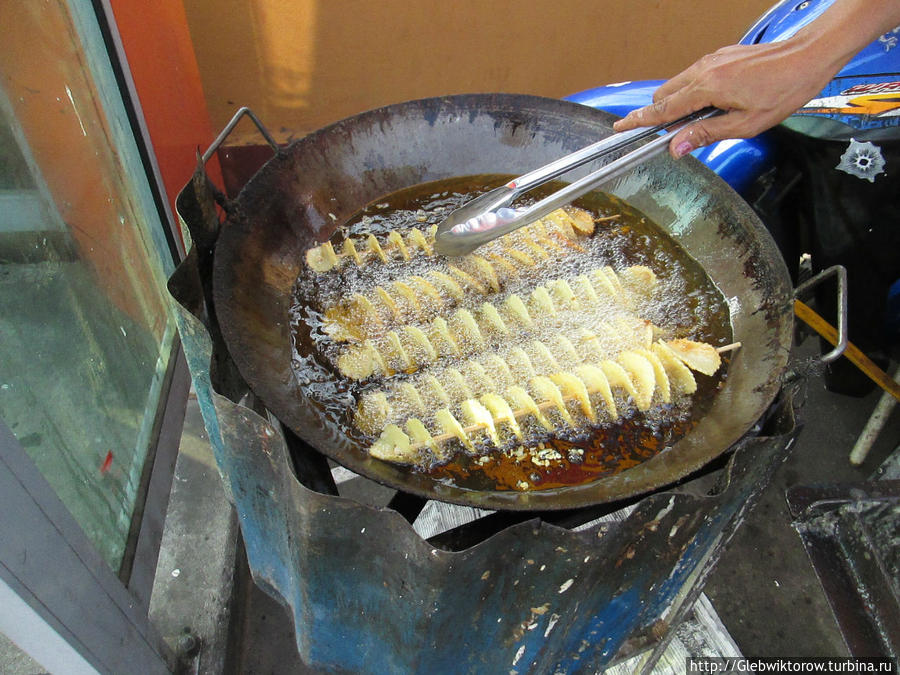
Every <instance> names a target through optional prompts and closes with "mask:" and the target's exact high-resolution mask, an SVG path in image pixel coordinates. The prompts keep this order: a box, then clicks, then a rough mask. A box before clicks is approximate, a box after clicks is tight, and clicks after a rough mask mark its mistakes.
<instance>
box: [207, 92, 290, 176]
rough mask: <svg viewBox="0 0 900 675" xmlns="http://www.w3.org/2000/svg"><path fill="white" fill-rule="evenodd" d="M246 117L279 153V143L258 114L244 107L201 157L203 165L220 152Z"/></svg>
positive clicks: (235, 114)
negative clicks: (238, 124) (216, 152)
mask: <svg viewBox="0 0 900 675" xmlns="http://www.w3.org/2000/svg"><path fill="white" fill-rule="evenodd" d="M244 115H247V117H249V118H250V119H251V120H252V122H253V124H255V125H256V128H257V129H258V130H259V133H260V134H262V137H263V138H265V139H266V143H268V144H269V145H270V146H271V147H272V150H274V151H275V152H276V153H277V152H278V149H279V147H278V143H277V142H276V141H275V139H274V138H272V134H270V133H269V130H268V129H266V127H265V125H264V124H263V123H262V122H260V121H259V118H258V117H257V116H256V114H254V112H253V111H252V110H250V108H248V107H247V106H243V107H242V108H239V109H238V111H237V112H236V113H234V117H232V118H231V121H230V122H229V123H228V124H226V125H225V128H224V129H222V131H220V132H219V135H218V136H216V139H215V140H214V141H213V142H212V144H210V146H209V147H208V148H207V149H206V152H204V153H203V155H201V157H200V160H201V161H202V163H203V164H206V163H207V162H208V161H209V158H210V157H212V155H213V153H214V152H215V151H216V150H218V149H219V146H220V145H222V143H223V142H224V141H225V139H226V138H228V135H229V134H230V133H231V132H232V131H233V130H234V128H235V127H236V126H237V123H238V122H240V121H241V118H242V117H243V116H244Z"/></svg>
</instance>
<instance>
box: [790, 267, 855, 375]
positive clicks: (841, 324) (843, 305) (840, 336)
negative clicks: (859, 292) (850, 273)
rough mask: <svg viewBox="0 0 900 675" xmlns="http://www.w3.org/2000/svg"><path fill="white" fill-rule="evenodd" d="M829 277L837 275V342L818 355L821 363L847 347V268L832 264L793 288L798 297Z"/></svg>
mask: <svg viewBox="0 0 900 675" xmlns="http://www.w3.org/2000/svg"><path fill="white" fill-rule="evenodd" d="M829 277H837V287H838V288H837V344H836V345H835V347H834V349H832V350H831V351H830V352H828V353H827V354H823V355H822V356H820V357H819V359H820V360H821V361H822V363H831V362H832V361H835V360H836V359H838V358H839V357H840V356H841V355H842V354H843V353H844V350H845V349H846V348H847V269H846V268H845V267H844V266H843V265H834V266H832V267H829V268H828V269H826V270H822V271H821V272H819V273H818V274H817V275H816V276H814V277H813V278H812V279H807V280H806V281H804V282H803V283H802V284H800V285H799V286H797V288H795V289H794V298H796V299H799V298H800V296H801V295H802V294H805V293H808V292H809V291H810V290H811V289H812V288H815V287H816V286H818V285H819V284H821V283H822V282H823V281H825V279H828V278H829Z"/></svg>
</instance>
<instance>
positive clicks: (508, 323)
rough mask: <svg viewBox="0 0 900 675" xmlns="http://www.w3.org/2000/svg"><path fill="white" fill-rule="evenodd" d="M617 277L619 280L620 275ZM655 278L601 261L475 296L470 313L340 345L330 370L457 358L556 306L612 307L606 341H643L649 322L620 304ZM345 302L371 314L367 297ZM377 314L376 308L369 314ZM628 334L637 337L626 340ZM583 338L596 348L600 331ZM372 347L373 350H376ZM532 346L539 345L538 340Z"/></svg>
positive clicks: (543, 318)
mask: <svg viewBox="0 0 900 675" xmlns="http://www.w3.org/2000/svg"><path fill="white" fill-rule="evenodd" d="M620 276H621V277H622V279H623V280H624V281H623V280H620ZM395 283H397V282H395ZM655 283H656V276H655V275H654V274H653V272H652V271H651V270H650V269H649V268H647V267H643V266H636V267H630V268H626V269H625V270H623V271H622V272H621V273H620V274H616V272H615V271H614V270H613V269H612V268H610V267H603V268H600V269H597V270H594V272H592V273H591V274H590V275H580V276H577V277H575V278H574V279H571V280H567V279H555V280H553V281H550V282H548V283H547V284H545V285H540V286H537V287H535V288H534V289H532V291H531V294H530V295H529V296H528V298H527V299H526V300H523V299H522V297H520V296H519V295H517V294H511V295H509V296H507V297H506V298H505V299H504V300H502V301H500V302H498V303H491V302H483V303H482V304H481V306H480V307H478V308H476V309H475V310H474V312H473V311H471V310H469V309H465V308H458V309H457V310H456V311H455V312H453V313H452V314H451V315H450V317H449V319H444V318H443V317H435V318H434V319H433V320H432V322H431V323H430V324H428V325H425V324H421V325H420V326H416V325H413V324H407V325H402V326H398V327H397V328H395V329H392V330H388V331H387V332H385V333H384V334H383V335H381V336H379V337H377V338H372V339H363V340H362V342H361V343H357V344H353V345H350V346H349V347H346V348H345V349H344V350H343V351H342V352H341V353H340V354H339V355H338V358H337V366H338V370H339V371H340V372H341V374H342V375H344V376H345V377H348V378H350V379H353V380H361V379H365V378H367V377H371V376H373V375H392V374H394V373H397V372H407V373H408V372H414V371H416V370H419V369H420V368H422V367H424V366H427V365H429V364H432V363H434V362H435V361H437V360H438V359H439V358H441V357H444V356H448V357H453V358H459V357H461V356H468V355H470V354H472V353H474V352H477V351H481V350H483V349H485V348H486V347H487V346H488V345H489V344H492V343H496V342H499V341H504V340H506V339H507V338H508V336H510V335H511V334H512V333H514V332H517V331H518V330H520V329H522V328H525V329H536V328H539V327H540V326H541V325H543V324H546V322H547V321H551V320H554V319H556V318H559V317H560V316H561V314H563V313H566V312H576V313H579V314H581V313H583V312H590V311H593V310H597V311H601V310H602V311H603V312H604V313H605V314H610V313H612V314H616V312H618V315H615V316H614V318H613V324H612V325H611V326H610V327H609V328H608V329H607V330H606V333H607V339H606V342H616V343H619V344H623V345H625V344H630V343H631V342H635V343H637V344H644V346H646V347H649V346H650V343H651V342H652V331H653V329H652V326H651V325H650V324H649V323H648V322H645V321H641V320H640V319H637V318H636V317H635V316H634V315H631V314H629V313H628V312H627V310H629V309H630V308H631V307H632V306H633V304H634V302H635V301H636V300H637V299H639V298H640V297H646V295H647V294H649V293H650V292H651V291H652V289H653V287H654V285H655ZM397 285H399V286H400V287H403V286H405V284H399V283H397ZM378 290H379V289H376V291H378ZM402 292H403V294H404V296H405V302H406V303H407V304H408V305H412V304H414V303H416V302H417V300H416V297H415V294H414V293H413V292H412V290H411V289H408V287H407V290H403V291H402ZM384 295H385V297H384V298H383V302H384V304H385V305H386V306H389V307H390V308H391V310H392V312H393V313H394V314H396V315H399V313H400V309H399V304H400V303H399V302H397V301H395V300H394V299H393V298H392V297H391V296H390V295H388V294H386V293H385V294H384ZM350 306H351V307H352V308H353V311H354V312H359V314H360V315H362V316H364V317H371V316H372V315H373V312H374V310H373V308H372V305H371V303H369V302H368V300H366V299H365V298H364V297H362V296H357V297H356V298H354V299H353V300H352V301H351V305H350ZM623 312H624V313H623ZM580 318H582V319H583V318H584V317H583V316H580ZM379 320H380V319H378V317H377V315H376V316H375V318H374V319H373V320H372V321H373V323H374V321H379ZM635 334H637V339H633V338H634V337H635ZM582 339H584V338H582ZM591 339H594V340H596V342H595V343H594V344H593V345H591V347H592V348H596V349H604V347H601V345H603V344H605V342H604V340H603V338H601V337H598V336H596V335H592V338H591ZM567 342H569V341H568V340H567ZM373 349H374V350H375V351H377V352H378V356H377V357H376V356H375V355H374V354H373ZM537 349H538V351H539V352H541V346H540V345H538V347H537ZM607 351H608V349H607ZM564 352H566V353H567V356H571V355H573V354H574V353H575V348H574V346H572V343H571V342H569V344H568V349H564ZM537 356H538V357H539V358H542V359H543V360H546V354H543V353H539V354H538V355H537ZM567 360H571V359H567Z"/></svg>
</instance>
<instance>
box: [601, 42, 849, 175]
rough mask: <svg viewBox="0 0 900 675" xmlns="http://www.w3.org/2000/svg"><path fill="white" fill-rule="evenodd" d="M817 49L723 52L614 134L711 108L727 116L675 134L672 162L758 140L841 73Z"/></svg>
mask: <svg viewBox="0 0 900 675" xmlns="http://www.w3.org/2000/svg"><path fill="white" fill-rule="evenodd" d="M813 46H814V45H813ZM813 46H810V45H807V44H805V43H804V42H803V41H802V40H797V41H796V42H794V41H787V42H777V43H771V44H757V45H732V46H729V47H724V48H722V49H719V50H718V51H716V52H715V53H713V54H709V55H707V56H704V57H703V58H701V59H700V60H699V61H697V62H696V63H694V64H693V65H692V66H690V67H689V68H687V69H686V70H684V71H683V72H681V73H679V74H678V75H676V76H675V77H673V78H672V79H670V80H669V81H668V82H665V83H664V84H663V85H662V86H660V87H659V89H657V90H656V92H655V93H654V95H653V101H654V102H653V103H652V104H651V105H648V106H645V107H643V108H639V109H637V110H634V111H632V112H631V113H629V114H628V115H627V116H626V117H624V118H623V119H621V120H619V121H618V122H616V123H615V125H614V128H615V130H616V131H626V130H628V129H633V128H635V127H643V126H653V125H656V124H663V123H666V122H671V121H674V120H676V119H678V118H679V117H683V116H684V115H687V114H689V113H691V112H694V111H697V110H700V109H702V108H705V107H708V106H713V107H716V108H719V109H721V110H724V111H725V114H723V115H719V116H717V117H713V118H711V119H706V120H701V121H698V122H694V123H692V124H689V125H687V126H685V127H684V128H682V129H680V130H678V131H676V132H673V133H672V139H671V141H670V143H669V152H670V154H671V155H672V156H673V157H675V158H678V157H682V156H684V155H686V154H688V153H690V152H692V151H694V150H696V149H697V148H699V147H703V146H705V145H709V144H711V143H714V142H716V141H720V140H723V139H726V138H750V137H752V136H756V135H757V134H759V133H761V132H763V131H765V130H766V129H768V128H770V127H773V126H775V125H776V124H778V123H779V122H781V121H782V120H784V119H785V118H787V117H788V116H789V115H791V114H792V113H793V112H794V111H796V110H797V109H798V108H800V107H801V106H803V105H804V104H805V103H807V102H808V101H809V100H810V99H812V98H813V97H814V96H816V94H818V93H819V92H820V91H821V90H822V88H823V87H824V86H825V85H826V84H827V83H828V81H829V80H830V79H831V77H832V76H833V75H834V73H835V72H837V70H838V69H839V68H840V64H839V63H835V62H834V60H833V59H830V58H820V57H819V55H818V54H817V53H816V52H817V50H816V49H814V48H813Z"/></svg>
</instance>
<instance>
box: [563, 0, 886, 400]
mask: <svg viewBox="0 0 900 675" xmlns="http://www.w3.org/2000/svg"><path fill="white" fill-rule="evenodd" d="M833 2H834V0H807V1H804V2H799V3H798V2H797V0H792V1H788V0H785V1H782V2H779V3H778V4H776V5H774V6H773V7H772V8H771V9H770V10H769V11H768V12H766V13H765V14H764V15H763V16H762V17H761V18H760V19H759V20H758V21H757V22H756V23H755V24H754V25H753V26H752V27H751V28H750V30H748V31H747V33H746V34H745V35H744V37H743V38H742V39H741V40H740V43H741V44H758V43H770V42H777V41H781V40H785V39H787V38H789V37H791V36H793V35H794V34H795V33H796V32H797V31H798V30H800V29H801V28H802V27H804V26H806V25H807V24H809V23H810V22H812V21H813V20H815V19H816V18H818V17H819V16H820V15H821V14H822V13H823V12H824V11H825V10H826V9H828V7H829V6H830V5H831V4H832V3H833ZM662 82H663V80H645V81H639V82H622V83H618V84H611V85H606V86H602V87H597V88H595V89H590V90H587V91H583V92H579V93H577V94H574V95H572V96H569V97H567V98H568V100H571V101H574V102H576V103H582V104H584V105H588V106H591V107H594V108H599V109H602V110H605V111H607V112H610V113H613V114H615V115H620V116H624V115H626V114H627V113H628V112H630V111H632V110H634V109H636V108H639V107H641V106H644V105H646V104H648V103H650V102H651V101H652V96H653V92H654V91H655V90H656V88H657V87H658V86H659V85H660V84H662ZM693 155H694V157H696V158H697V159H698V160H700V161H701V162H703V163H704V164H706V166H708V167H709V168H710V169H711V170H712V171H714V172H715V173H716V174H718V175H719V176H720V177H721V178H722V179H723V180H724V181H725V182H727V183H728V184H729V185H730V186H731V187H732V188H733V189H734V190H735V191H736V192H737V193H739V194H740V195H741V197H743V198H744V199H745V200H746V201H747V202H748V203H749V204H750V205H751V206H752V207H753V208H754V210H755V211H756V212H757V213H758V214H759V216H760V218H761V219H762V220H763V222H764V223H765V224H766V226H767V227H768V228H769V230H770V232H771V233H772V235H773V237H774V238H775V241H776V242H777V243H778V245H779V248H780V249H781V252H782V255H783V256H784V258H785V261H786V262H787V263H788V267H789V269H790V270H791V273H792V275H794V280H795V281H797V278H798V276H800V275H802V273H803V270H804V266H803V264H802V263H801V261H804V262H805V263H807V264H809V265H811V267H812V269H813V270H818V269H824V268H827V267H829V266H830V265H833V264H838V263H839V264H842V265H844V266H845V267H847V270H848V289H849V303H848V305H849V308H850V310H849V312H850V337H851V339H852V340H853V341H854V342H855V343H856V344H857V345H858V346H860V347H861V348H862V349H863V350H864V351H866V352H867V353H869V354H870V356H873V357H874V358H875V360H876V361H881V362H882V363H886V361H887V354H888V353H889V351H890V349H891V348H892V347H894V346H895V345H896V344H897V342H898V338H900V182H898V179H897V173H896V172H897V171H900V27H898V28H897V29H894V30H893V31H891V32H888V33H886V34H884V35H882V36H880V37H879V38H878V39H877V40H875V41H874V42H872V43H871V44H869V45H868V46H867V47H866V48H865V49H863V50H862V51H860V52H859V53H858V54H857V55H856V56H855V57H854V58H853V59H852V60H851V61H850V62H849V63H848V64H847V65H846V66H845V67H844V68H843V69H842V70H841V71H840V72H839V73H838V74H837V75H836V76H835V77H834V78H833V79H832V81H831V82H829V83H828V85H827V86H826V87H825V88H824V89H823V90H822V92H821V93H820V94H819V95H818V96H817V97H816V98H814V99H813V100H811V101H809V102H808V103H807V104H806V105H804V106H803V107H802V108H801V109H799V110H797V111H796V112H795V113H794V114H793V115H791V116H790V117H789V118H788V119H787V120H785V121H784V122H783V123H782V124H781V125H779V126H778V127H776V128H775V129H772V130H770V131H768V132H765V133H763V134H761V135H760V136H757V137H755V138H751V139H733V140H725V141H720V142H718V143H715V144H713V145H711V146H709V147H706V148H700V149H698V150H696V151H694V153H693ZM828 292H830V291H827V290H826V289H823V291H822V293H828ZM844 366H846V362H845V360H843V359H842V360H839V361H838V362H836V364H835V365H834V366H832V372H831V373H829V374H828V375H826V382H827V383H828V385H829V388H830V389H832V390H834V391H840V392H842V393H847V394H862V393H865V392H866V391H868V390H869V388H870V387H869V383H868V382H867V381H866V380H865V378H859V377H857V374H856V373H855V372H854V369H852V368H850V369H845V368H844Z"/></svg>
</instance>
